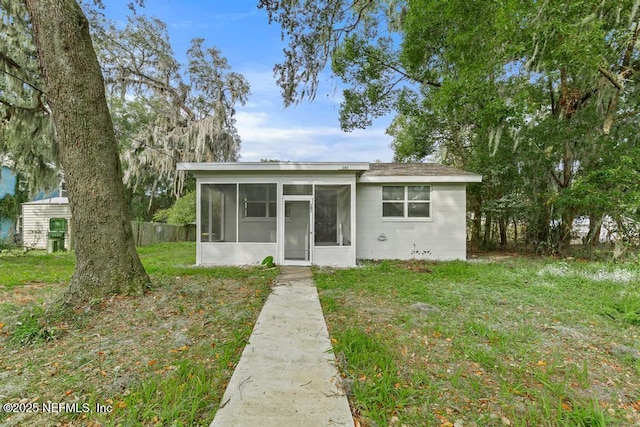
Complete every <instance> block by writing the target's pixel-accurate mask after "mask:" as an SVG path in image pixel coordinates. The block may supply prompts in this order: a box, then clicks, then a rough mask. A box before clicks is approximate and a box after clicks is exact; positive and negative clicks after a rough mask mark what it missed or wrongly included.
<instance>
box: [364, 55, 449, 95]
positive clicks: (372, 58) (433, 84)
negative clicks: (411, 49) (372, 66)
mask: <svg viewBox="0 0 640 427" xmlns="http://www.w3.org/2000/svg"><path fill="white" fill-rule="evenodd" d="M364 54H365V55H366V56H367V58H368V59H369V60H373V61H375V62H377V63H378V64H380V65H382V66H383V67H386V68H389V69H390V70H393V71H395V72H396V73H398V74H400V75H401V76H403V77H404V78H407V79H410V80H413V81H414V82H417V83H421V84H424V85H427V86H433V87H441V86H442V84H441V83H438V82H434V81H431V80H426V79H421V78H418V77H414V76H411V75H409V74H407V73H406V72H405V71H404V70H402V69H400V68H398V67H396V66H395V65H393V64H389V63H387V62H384V61H382V60H381V59H380V58H378V57H377V56H376V55H374V54H372V53H371V52H370V51H369V49H365V50H364Z"/></svg>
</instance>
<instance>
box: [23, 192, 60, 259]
mask: <svg viewBox="0 0 640 427" xmlns="http://www.w3.org/2000/svg"><path fill="white" fill-rule="evenodd" d="M50 218H66V219H67V221H70V219H71V209H70V208H69V204H57V203H55V204H54V203H51V204H49V203H38V202H29V203H23V204H22V241H23V246H25V247H28V248H34V249H47V233H48V232H49V219H50ZM67 226H69V224H67ZM69 244H70V233H69V230H67V233H66V234H65V240H64V247H65V248H66V249H67V250H68V249H69Z"/></svg>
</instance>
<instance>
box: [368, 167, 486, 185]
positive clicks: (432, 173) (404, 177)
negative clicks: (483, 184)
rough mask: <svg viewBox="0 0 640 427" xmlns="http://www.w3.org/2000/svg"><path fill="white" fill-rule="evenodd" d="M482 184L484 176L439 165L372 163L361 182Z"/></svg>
mask: <svg viewBox="0 0 640 427" xmlns="http://www.w3.org/2000/svg"><path fill="white" fill-rule="evenodd" d="M402 181H407V182H415V181H419V182H480V181H482V176H481V175H477V174H475V173H471V172H467V171H463V170H462V169H458V168H454V167H453V166H446V165H441V164H439V163H371V164H370V165H369V170H367V171H364V172H363V173H362V175H361V176H360V179H359V182H402Z"/></svg>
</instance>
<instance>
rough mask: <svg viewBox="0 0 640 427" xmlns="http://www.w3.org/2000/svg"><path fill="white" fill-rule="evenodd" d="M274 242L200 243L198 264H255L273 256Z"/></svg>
mask: <svg viewBox="0 0 640 427" xmlns="http://www.w3.org/2000/svg"><path fill="white" fill-rule="evenodd" d="M277 249H278V245H277V244H276V243H228V242H223V243H200V244H199V245H198V250H197V254H196V258H197V259H196V263H197V264H198V265H256V264H260V263H261V262H262V261H263V260H264V259H265V258H266V257H268V256H272V257H274V258H275V256H276V251H277Z"/></svg>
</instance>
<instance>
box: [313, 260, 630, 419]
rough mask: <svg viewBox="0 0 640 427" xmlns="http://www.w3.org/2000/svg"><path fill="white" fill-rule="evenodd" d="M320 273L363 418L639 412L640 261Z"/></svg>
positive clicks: (380, 267) (398, 266)
mask: <svg viewBox="0 0 640 427" xmlns="http://www.w3.org/2000/svg"><path fill="white" fill-rule="evenodd" d="M315 279H316V283H317V284H318V288H319V291H320V295H321V302H322V305H323V309H324V311H325V316H326V319H327V323H328V326H329V330H330V334H331V337H332V341H333V342H334V350H335V352H336V354H337V355H338V361H339V364H340V367H341V372H342V375H343V377H344V384H345V389H346V390H347V392H348V394H349V398H350V402H351V405H352V409H353V411H354V414H355V415H356V416H357V418H358V420H359V422H360V423H361V425H363V426H366V425H370V426H373V425H380V426H386V425H397V426H402V425H406V426H417V425H436V426H450V427H451V426H453V425H456V426H458V425H464V426H474V425H475V426H608V425H614V426H618V425H629V426H631V425H639V424H640V325H639V324H638V318H639V316H640V311H639V307H640V288H639V286H638V284H639V283H640V266H639V265H638V264H637V263H636V264H605V263H589V262H581V261H569V262H562V261H558V260H552V259H524V258H517V257H513V258H507V259H502V260H499V261H486V260H485V261H483V260H480V262H473V263H470V262H469V263H468V262H459V261H456V262H421V261H420V262H419V261H412V262H392V261H383V262H380V263H367V264H365V265H363V266H362V267H360V268H355V269H347V270H333V269H318V270H316V271H315Z"/></svg>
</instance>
